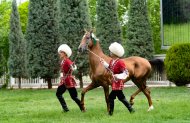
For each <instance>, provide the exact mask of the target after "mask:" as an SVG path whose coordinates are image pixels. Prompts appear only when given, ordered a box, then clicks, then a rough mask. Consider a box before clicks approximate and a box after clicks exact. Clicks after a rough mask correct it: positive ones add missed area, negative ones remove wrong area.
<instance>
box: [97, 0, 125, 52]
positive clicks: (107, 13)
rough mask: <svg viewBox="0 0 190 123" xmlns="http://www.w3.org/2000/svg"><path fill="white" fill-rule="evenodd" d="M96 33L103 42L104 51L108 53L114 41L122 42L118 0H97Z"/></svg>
mask: <svg viewBox="0 0 190 123" xmlns="http://www.w3.org/2000/svg"><path fill="white" fill-rule="evenodd" d="M96 11H97V25H96V34H97V37H98V38H99V39H100V41H101V42H102V46H103V49H104V52H105V53H106V54H108V53H109V52H108V47H109V45H110V44H111V43H112V42H119V43H122V38H121V27H120V23H119V19H118V13H117V1H116V0H97V8H96Z"/></svg>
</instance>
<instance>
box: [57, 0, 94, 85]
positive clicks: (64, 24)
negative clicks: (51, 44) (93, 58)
mask: <svg viewBox="0 0 190 123" xmlns="http://www.w3.org/2000/svg"><path fill="white" fill-rule="evenodd" d="M90 27H91V21H90V17H89V10H88V4H87V0H60V35H61V42H60V43H61V44H62V43H65V44H68V45H69V46H70V47H71V49H72V51H73V54H72V56H71V60H73V61H74V60H75V63H76V65H77V67H78V68H77V70H78V72H76V73H77V74H76V77H78V78H79V80H80V83H81V84H82V76H83V75H86V74H87V73H88V69H89V68H88V64H87V62H88V59H87V58H86V57H85V56H82V55H80V56H79V54H77V48H78V46H79V44H80V41H81V39H82V36H83V35H84V29H89V28H90ZM81 86H82V85H81Z"/></svg>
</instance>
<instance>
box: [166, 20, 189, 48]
mask: <svg viewBox="0 0 190 123" xmlns="http://www.w3.org/2000/svg"><path fill="white" fill-rule="evenodd" d="M177 43H190V23H185V24H170V25H166V24H165V25H164V45H173V44H177Z"/></svg>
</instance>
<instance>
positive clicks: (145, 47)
mask: <svg viewBox="0 0 190 123" xmlns="http://www.w3.org/2000/svg"><path fill="white" fill-rule="evenodd" d="M127 28H128V30H127V42H126V47H127V50H126V51H127V53H128V56H141V57H144V58H147V59H152V58H153V41H152V33H151V25H150V22H149V19H148V14H147V3H146V0H131V1H130V9H129V21H128V27H127Z"/></svg>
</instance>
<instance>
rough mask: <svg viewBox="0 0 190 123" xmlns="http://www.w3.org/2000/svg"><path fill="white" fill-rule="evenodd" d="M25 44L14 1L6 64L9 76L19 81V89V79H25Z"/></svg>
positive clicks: (14, 0) (14, 1)
mask: <svg viewBox="0 0 190 123" xmlns="http://www.w3.org/2000/svg"><path fill="white" fill-rule="evenodd" d="M25 43H26V42H25V39H24V36H23V33H22V30H21V26H20V16H19V13H18V8H17V3H16V0H13V1H12V12H11V18H10V33H9V62H8V64H9V71H10V75H11V76H12V77H14V78H18V79H19V86H18V87H19V88H21V78H22V77H26V68H25V65H26V64H25Z"/></svg>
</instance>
